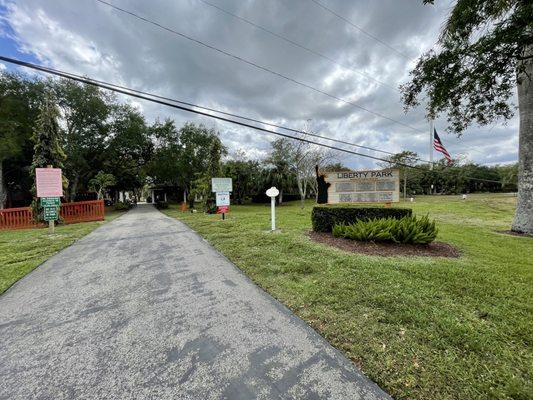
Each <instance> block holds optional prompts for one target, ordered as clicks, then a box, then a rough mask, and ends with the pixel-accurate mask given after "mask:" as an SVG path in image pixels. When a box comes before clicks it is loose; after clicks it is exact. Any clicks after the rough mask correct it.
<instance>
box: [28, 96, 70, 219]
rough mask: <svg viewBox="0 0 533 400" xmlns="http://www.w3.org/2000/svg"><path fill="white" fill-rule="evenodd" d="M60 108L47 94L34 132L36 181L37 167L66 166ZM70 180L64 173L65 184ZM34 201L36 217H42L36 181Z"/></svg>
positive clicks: (33, 168)
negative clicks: (59, 121) (59, 120)
mask: <svg viewBox="0 0 533 400" xmlns="http://www.w3.org/2000/svg"><path fill="white" fill-rule="evenodd" d="M58 119H59V109H58V107H57V105H56V104H55V102H54V101H53V100H52V96H51V95H50V94H46V95H45V99H44V103H43V105H42V107H41V110H40V112H39V116H38V117H37V122H36V124H35V131H34V134H33V142H34V143H35V146H34V147H33V161H32V164H31V171H32V176H33V177H34V182H35V169H36V168H46V167H48V166H53V167H54V168H61V169H63V168H64V162H65V160H66V155H65V151H64V150H63V141H64V138H63V132H62V130H61V128H60V127H59V123H58ZM67 184H68V181H67V180H66V178H65V176H64V175H63V186H66V185H67ZM32 193H33V195H34V201H33V203H32V208H33V211H34V214H33V215H34V218H35V219H36V220H40V219H41V213H40V207H39V203H38V201H37V198H36V197H35V196H36V194H37V187H36V184H35V183H34V185H33V188H32Z"/></svg>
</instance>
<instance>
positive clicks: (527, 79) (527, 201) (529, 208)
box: [512, 45, 533, 234]
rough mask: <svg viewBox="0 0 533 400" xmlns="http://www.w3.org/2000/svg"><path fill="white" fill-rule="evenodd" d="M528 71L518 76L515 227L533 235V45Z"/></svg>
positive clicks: (527, 49)
mask: <svg viewBox="0 0 533 400" xmlns="http://www.w3.org/2000/svg"><path fill="white" fill-rule="evenodd" d="M524 55H525V56H529V57H530V58H526V59H525V60H523V61H522V65H523V66H524V67H525V68H524V71H523V72H522V73H521V74H520V75H519V76H518V84H517V89H518V109H519V113H520V128H519V139H518V204H517V208H516V213H515V217H514V221H513V226H512V229H513V231H516V232H524V233H529V234H533V58H531V57H532V56H533V45H529V46H528V47H527V48H526V51H525V52H524Z"/></svg>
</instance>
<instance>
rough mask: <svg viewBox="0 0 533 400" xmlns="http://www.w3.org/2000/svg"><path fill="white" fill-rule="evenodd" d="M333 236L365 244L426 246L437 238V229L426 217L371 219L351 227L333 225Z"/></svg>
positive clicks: (433, 222) (358, 222)
mask: <svg viewBox="0 0 533 400" xmlns="http://www.w3.org/2000/svg"><path fill="white" fill-rule="evenodd" d="M333 236H335V237H343V238H346V239H353V240H361V241H366V242H370V241H371V242H393V243H411V244H428V243H431V242H432V241H433V240H435V238H436V237H437V228H436V226H435V221H430V220H429V218H428V216H427V215H426V216H424V217H421V218H417V217H414V216H409V217H403V218H400V219H396V218H373V219H370V220H367V221H363V220H360V221H357V222H356V223H355V224H351V225H335V226H334V227H333Z"/></svg>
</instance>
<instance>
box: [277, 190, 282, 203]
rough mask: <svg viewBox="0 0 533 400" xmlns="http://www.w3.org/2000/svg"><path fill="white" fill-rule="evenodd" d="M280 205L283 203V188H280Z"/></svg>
mask: <svg viewBox="0 0 533 400" xmlns="http://www.w3.org/2000/svg"><path fill="white" fill-rule="evenodd" d="M278 198H279V205H280V206H281V205H282V204H283V189H280V190H279V197H278Z"/></svg>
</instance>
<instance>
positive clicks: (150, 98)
mask: <svg viewBox="0 0 533 400" xmlns="http://www.w3.org/2000/svg"><path fill="white" fill-rule="evenodd" d="M0 60H1V61H5V62H8V63H11V64H16V65H20V66H23V67H27V68H31V69H34V70H37V71H42V72H45V73H48V74H51V75H56V76H60V77H62V78H66V79H71V80H74V81H78V82H82V83H86V84H88V85H92V86H96V87H101V88H103V89H107V90H110V91H113V92H116V93H121V94H124V95H127V96H132V97H135V98H138V99H143V100H147V101H151V102H153V103H157V104H161V105H165V106H168V107H171V108H176V109H179V110H183V111H187V112H190V113H194V114H198V115H203V116H205V117H209V118H214V119H217V120H220V121H224V122H229V123H232V124H235V125H240V126H243V127H246V128H251V129H255V130H258V131H261V132H266V133H271V134H273V135H277V136H282V137H285V138H287V139H293V140H298V141H301V142H305V143H309V144H314V145H317V146H321V147H325V148H328V149H331V150H336V151H341V152H344V153H348V154H352V155H356V156H361V157H365V158H370V159H373V160H377V161H382V162H386V163H388V164H395V165H399V166H402V167H406V168H411V169H419V170H424V171H425V169H424V168H422V167H420V166H417V165H409V164H405V163H402V162H391V161H390V160H387V159H385V158H380V157H375V156H371V155H368V154H363V153H358V152H356V151H352V150H348V149H343V148H340V147H335V146H331V145H328V144H324V143H320V142H316V141H313V140H309V139H305V138H301V137H295V136H291V135H288V134H285V133H281V132H276V131H273V130H270V129H266V128H262V127H260V126H255V125H251V124H248V123H245V122H241V121H236V120H233V119H230V118H225V117H221V116H218V115H213V114H208V113H206V112H203V111H198V110H195V109H193V108H189V107H185V106H181V105H178V104H173V103H169V102H167V101H163V100H158V99H156V98H154V97H155V96H154V95H151V94H147V95H141V94H138V93H134V91H133V90H131V89H128V88H124V89H120V88H118V87H114V86H113V85H112V84H107V83H103V81H98V82H96V81H95V80H93V79H90V78H83V77H80V76H79V75H75V74H71V73H68V72H64V71H60V70H55V69H52V68H48V67H44V66H41V65H37V64H32V63H28V62H25V61H20V60H17V59H14V58H10V57H5V56H2V55H0ZM239 118H240V117H239ZM303 133H306V132H303ZM306 134H307V133H306ZM464 178H466V179H471V180H477V181H484V182H493V183H502V182H500V181H495V180H490V179H481V178H473V177H468V176H465V177H464Z"/></svg>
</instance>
